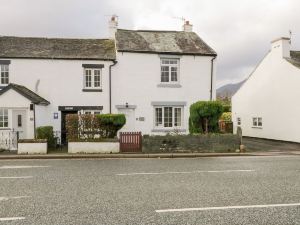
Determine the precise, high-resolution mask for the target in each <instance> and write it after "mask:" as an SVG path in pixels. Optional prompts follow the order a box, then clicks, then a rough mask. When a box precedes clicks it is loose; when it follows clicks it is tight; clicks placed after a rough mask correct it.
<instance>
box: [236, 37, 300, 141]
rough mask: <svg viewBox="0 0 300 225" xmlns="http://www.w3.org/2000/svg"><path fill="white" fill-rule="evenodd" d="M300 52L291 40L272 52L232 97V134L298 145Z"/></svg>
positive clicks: (284, 40)
mask: <svg viewBox="0 0 300 225" xmlns="http://www.w3.org/2000/svg"><path fill="white" fill-rule="evenodd" d="M299 84H300V52H299V51H292V50H291V40H290V38H279V39H277V40H274V41H273V42H272V45H271V50H270V51H269V52H268V54H267V55H266V56H265V58H264V59H263V60H262V61H261V63H260V64H259V65H258V66H257V67H256V69H255V70H254V71H253V73H252V74H251V75H250V76H249V78H248V79H247V81H246V82H245V83H244V84H243V85H242V87H241V88H240V89H239V90H238V91H237V92H236V94H235V95H234V96H233V97H232V118H233V124H234V130H235V131H236V130H237V127H241V128H242V133H243V135H244V136H250V137H258V138H267V139H275V140H283V141H291V142H300V132H299V126H298V119H299V115H300V104H299V99H300V88H299Z"/></svg>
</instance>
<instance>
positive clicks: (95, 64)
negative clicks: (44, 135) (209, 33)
mask: <svg viewBox="0 0 300 225" xmlns="http://www.w3.org/2000/svg"><path fill="white" fill-rule="evenodd" d="M117 25H118V23H117V19H116V17H112V18H111V20H110V21H109V31H110V38H108V39H62V38H36V37H8V36H0V76H1V77H0V88H1V90H0V130H10V131H12V130H13V131H19V136H20V138H22V139H29V138H34V136H35V128H37V127H39V126H46V125H50V126H53V127H54V130H55V131H56V132H57V135H58V137H59V138H60V139H61V142H62V143H65V142H66V127H65V117H66V115H67V114H72V113H83V114H100V113H101V114H102V113H124V114H125V115H126V119H127V122H126V125H125V126H124V128H122V130H123V131H141V132H142V133H143V134H166V133H167V132H170V131H177V132H182V133H187V132H188V118H189V106H190V105H191V104H192V103H194V102H195V101H199V100H210V99H215V95H216V94H215V79H216V70H215V67H216V63H215V59H216V56H217V54H216V52H215V51H214V50H213V49H212V48H211V47H209V46H208V45H207V44H206V43H205V42H204V41H203V40H202V39H201V38H200V37H199V36H198V35H197V34H196V33H194V32H192V25H191V24H189V22H186V23H185V24H184V26H183V31H151V30H123V29H118V28H117Z"/></svg>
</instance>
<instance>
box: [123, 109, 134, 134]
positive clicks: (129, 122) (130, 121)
mask: <svg viewBox="0 0 300 225" xmlns="http://www.w3.org/2000/svg"><path fill="white" fill-rule="evenodd" d="M119 113H120V114H124V115H125V117H126V124H125V125H124V126H123V127H122V129H121V130H120V131H121V132H124V131H127V132H132V131H135V110H134V109H127V108H125V109H119Z"/></svg>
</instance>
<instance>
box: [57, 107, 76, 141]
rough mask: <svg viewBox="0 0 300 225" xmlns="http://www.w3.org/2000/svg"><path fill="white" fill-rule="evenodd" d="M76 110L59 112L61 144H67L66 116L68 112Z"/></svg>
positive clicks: (74, 112)
mask: <svg viewBox="0 0 300 225" xmlns="http://www.w3.org/2000/svg"><path fill="white" fill-rule="evenodd" d="M77 113H78V112H77V111H62V112H61V144H62V145H67V128H66V116H67V115H69V114H77Z"/></svg>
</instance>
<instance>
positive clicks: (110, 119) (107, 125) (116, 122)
mask: <svg viewBox="0 0 300 225" xmlns="http://www.w3.org/2000/svg"><path fill="white" fill-rule="evenodd" d="M96 120H97V122H98V123H99V125H100V129H101V131H102V133H101V134H102V135H101V136H102V137H104V138H114V137H116V136H117V132H118V130H120V129H121V128H122V127H123V126H124V125H125V123H126V117H125V115H124V114H100V115H96Z"/></svg>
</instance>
